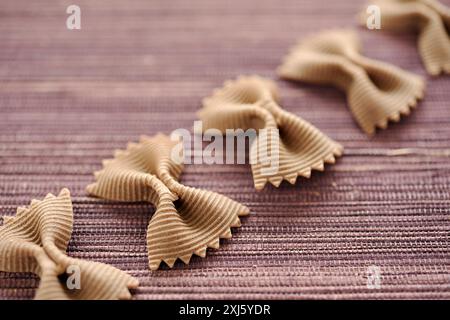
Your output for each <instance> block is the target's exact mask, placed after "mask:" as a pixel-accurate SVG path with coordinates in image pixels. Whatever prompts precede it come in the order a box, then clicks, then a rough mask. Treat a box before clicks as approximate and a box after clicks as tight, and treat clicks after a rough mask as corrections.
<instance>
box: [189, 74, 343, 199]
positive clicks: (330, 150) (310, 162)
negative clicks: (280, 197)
mask: <svg viewBox="0 0 450 320" xmlns="http://www.w3.org/2000/svg"><path fill="white" fill-rule="evenodd" d="M278 100H279V99H278V89H277V87H276V85H275V83H274V82H273V81H271V80H268V79H264V78H261V77H258V76H248V77H245V76H242V77H239V78H238V79H237V80H236V81H227V82H225V85H224V87H223V88H221V89H217V90H215V91H214V94H213V95H212V96H211V97H208V98H205V99H204V100H203V108H202V109H201V110H200V111H199V112H198V116H199V117H200V119H201V120H202V121H203V129H204V130H208V129H212V128H214V129H218V130H220V132H222V133H223V134H226V131H227V130H228V129H242V130H248V129H256V130H260V129H266V130H273V129H278V130H279V138H278V137H276V139H278V140H277V141H275V142H277V143H276V144H275V143H273V144H272V143H268V142H266V141H263V142H264V143H263V144H261V142H262V140H268V137H269V135H267V136H265V137H261V135H260V134H259V135H258V136H257V138H256V139H255V140H254V141H253V142H252V145H251V146H250V153H251V155H252V157H253V158H254V159H256V160H255V162H254V163H252V173H253V181H254V185H255V188H256V189H257V190H261V189H263V188H264V186H265V185H266V183H267V182H270V183H271V184H273V185H274V186H275V187H278V186H279V185H280V183H281V182H282V181H283V180H287V181H289V182H290V183H291V184H295V182H296V180H297V177H298V176H303V177H306V178H309V177H310V175H311V170H312V169H315V170H319V171H323V170H324V163H334V162H335V157H338V156H340V155H341V154H342V150H343V148H342V146H341V145H340V144H339V143H337V142H335V141H333V140H332V139H330V138H328V137H327V136H326V135H325V134H323V133H322V132H321V131H320V130H318V129H317V128H315V127H314V126H313V125H311V124H310V123H308V122H306V121H305V120H303V119H301V118H300V117H297V116H296V115H294V114H292V113H289V112H287V111H285V110H283V109H282V108H281V107H280V106H279V103H278ZM261 146H266V147H267V149H268V150H267V154H276V155H277V156H278V159H279V165H278V170H276V172H271V173H265V172H264V169H267V166H268V165H267V164H265V163H264V162H263V161H262V159H260V158H258V156H257V155H258V154H259V153H260V151H261V149H262V147H261ZM274 146H275V147H274ZM276 146H278V148H276Z"/></svg>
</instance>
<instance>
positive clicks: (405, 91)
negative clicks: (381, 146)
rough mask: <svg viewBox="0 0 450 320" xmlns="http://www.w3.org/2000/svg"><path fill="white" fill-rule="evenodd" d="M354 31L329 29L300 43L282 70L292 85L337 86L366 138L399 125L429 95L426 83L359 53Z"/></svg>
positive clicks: (283, 75) (359, 48) (280, 72)
mask: <svg viewBox="0 0 450 320" xmlns="http://www.w3.org/2000/svg"><path fill="white" fill-rule="evenodd" d="M360 51H361V45H360V41H359V39H358V36H357V34H356V33H355V32H353V31H351V30H330V31H324V32H322V33H319V34H318V35H315V36H312V37H309V38H307V39H305V40H303V41H301V42H300V43H299V44H298V45H297V46H295V47H294V48H293V49H292V50H291V52H290V53H289V54H288V56H287V57H285V59H284V61H283V63H282V65H281V66H280V67H279V68H278V73H279V75H280V76H281V77H282V78H284V79H288V80H293V81H302V82H307V83H314V84H324V85H334V86H336V87H338V88H340V89H342V90H344V91H345V92H346V94H347V102H348V105H349V108H350V111H351V113H352V115H353V117H354V118H355V120H356V122H357V123H358V125H359V126H360V127H361V129H362V130H364V131H365V132H366V133H367V134H369V135H371V134H374V133H375V129H376V128H377V127H378V128H381V129H385V128H386V127H387V125H388V121H389V120H391V121H398V120H399V119H400V116H401V115H408V114H409V113H410V109H411V108H413V107H415V106H416V105H417V101H418V100H419V99H421V98H422V97H423V95H424V90H425V82H424V80H423V79H422V78H421V77H419V76H417V75H415V74H412V73H410V72H407V71H404V70H402V69H400V68H397V67H395V66H393V65H390V64H387V63H383V62H380V61H376V60H372V59H369V58H366V57H364V56H362V55H361V54H360Z"/></svg>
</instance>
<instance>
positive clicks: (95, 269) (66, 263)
mask: <svg viewBox="0 0 450 320" xmlns="http://www.w3.org/2000/svg"><path fill="white" fill-rule="evenodd" d="M72 226H73V213H72V202H71V199H70V193H69V191H68V190H67V189H63V190H62V191H61V193H60V194H59V195H58V196H54V195H52V194H48V195H47V196H46V197H45V198H44V199H43V200H42V201H38V200H33V201H32V202H31V205H30V206H29V207H20V208H18V209H17V214H16V215H15V216H14V217H6V216H5V217H4V218H3V225H2V226H1V227H0V270H1V271H7V272H32V273H35V274H37V275H39V277H40V279H41V280H40V284H39V287H38V289H37V291H36V295H35V299H38V300H43V299H45V300H48V299H57V300H66V299H70V300H74V299H88V300H90V299H130V298H131V294H130V292H129V289H130V288H136V287H137V286H138V284H139V283H138V281H137V280H136V279H135V278H133V277H131V276H129V275H128V274H126V273H125V272H123V271H121V270H119V269H116V268H114V267H112V266H109V265H106V264H103V263H98V262H91V261H85V260H81V259H74V258H71V257H68V256H67V255H66V253H65V251H66V249H67V245H68V242H69V239H70V237H71V234H72ZM69 267H72V268H73V267H76V268H77V269H78V271H79V276H80V278H79V280H80V282H79V285H80V287H79V288H73V289H69V287H68V286H67V282H66V284H64V282H63V281H62V280H60V277H61V275H64V274H65V273H66V274H67V270H68V268H69Z"/></svg>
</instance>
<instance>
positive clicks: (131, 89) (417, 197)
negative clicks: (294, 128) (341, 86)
mask: <svg viewBox="0 0 450 320" xmlns="http://www.w3.org/2000/svg"><path fill="white" fill-rule="evenodd" d="M72 3H73V1H60V2H58V3H55V1H49V0H46V1H43V0H41V1H17V0H15V1H5V0H3V1H1V2H0V31H1V32H0V43H1V44H2V46H1V50H0V59H1V65H0V214H1V215H13V214H14V213H15V209H16V207H18V206H22V205H27V204H28V203H29V201H30V200H31V199H33V198H40V197H43V196H44V195H45V194H46V193H48V192H53V193H56V192H58V191H59V190H60V189H61V188H62V187H68V188H69V189H70V190H71V192H72V195H73V201H74V215H75V225H74V232H73V236H72V240H71V242H70V245H69V249H68V253H69V255H71V256H73V257H78V258H83V259H91V260H95V261H101V262H105V263H109V264H112V265H114V266H116V267H118V268H120V269H122V270H124V271H127V272H129V273H130V274H132V275H133V276H136V277H137V278H139V280H140V282H141V286H140V287H139V288H138V289H137V290H136V291H135V296H134V297H135V298H136V299H181V298H201V299H203V298H205V299H206V298H208V299H219V298H263V299H302V298H327V299H336V298H351V299H361V298H446V299H449V298H450V268H449V267H450V259H449V237H450V219H449V213H450V194H449V190H450V161H449V156H450V105H449V101H450V78H448V77H444V76H443V77H439V78H435V79H428V89H427V94H426V99H425V100H424V101H423V102H422V103H421V104H420V105H419V108H418V109H417V110H415V111H414V112H413V113H412V114H411V116H410V117H408V118H405V119H403V120H402V121H401V122H400V123H397V124H392V125H390V127H389V128H388V130H386V131H383V132H379V133H378V134H377V135H376V136H375V137H374V138H372V139H369V138H367V137H366V136H365V135H364V134H363V133H362V132H361V131H360V130H359V128H358V127H357V126H356V124H355V123H354V122H353V120H352V119H351V116H350V113H349V111H348V109H347V107H346V103H345V96H344V95H343V94H342V93H340V92H338V91H337V90H336V89H333V88H324V87H317V86H307V85H295V84H291V83H287V82H284V81H280V80H278V79H277V78H276V76H275V68H276V67H277V66H278V64H279V63H280V59H281V57H282V56H283V55H284V54H285V53H286V52H287V50H288V48H289V47H290V46H291V45H292V44H293V43H294V42H295V41H296V39H297V38H300V37H302V36H305V35H307V34H310V33H312V32H316V31H318V30H321V29H325V28H336V27H353V28H358V31H359V33H360V35H361V37H362V39H363V43H364V52H365V54H366V55H367V56H369V57H372V58H376V59H380V60H384V61H387V62H390V63H394V64H396V65H398V66H400V67H402V68H405V69H408V70H410V71H413V72H416V73H419V74H421V75H424V76H426V75H425V73H424V69H423V67H422V65H421V61H420V58H419V56H418V53H417V50H416V45H415V37H414V35H412V34H404V35H400V36H398V35H395V34H389V33H384V32H378V31H368V30H365V29H363V28H359V27H358V26H357V25H356V22H355V14H356V12H358V11H359V10H360V9H361V8H362V6H363V4H364V1H357V0H345V1H344V0H342V1H321V0H304V1H300V0H292V1H287V0H284V1H276V0H252V1H247V0H246V1H210V0H202V1H184V0H172V1H163V0H159V1H144V0H142V1H130V2H125V1H118V0H114V1H106V0H104V1H87V0H83V1H82V0H78V1H76V4H77V5H79V6H80V7H81V10H82V29H81V30H80V31H69V30H67V29H66V26H65V20H66V17H67V14H66V13H65V9H66V7H67V6H68V5H70V4H72ZM444 3H447V5H450V1H449V0H446V1H444ZM242 73H244V74H253V73H255V74H260V75H263V76H267V77H271V78H273V79H275V80H276V81H277V83H278V84H279V86H280V91H281V98H282V105H283V107H284V108H285V109H286V110H288V111H291V112H293V113H295V114H297V115H299V116H301V117H303V118H304V119H306V120H308V121H310V122H312V123H313V124H314V125H316V126H317V127H318V128H320V129H321V130H323V131H324V132H325V133H326V134H328V135H329V136H331V137H332V138H334V139H335V140H337V141H339V142H341V143H342V144H343V145H344V147H345V148H346V149H345V155H344V157H343V158H341V159H340V160H339V161H338V162H337V164H336V165H334V166H328V167H327V168H326V170H325V172H324V173H317V172H316V173H314V174H313V175H312V177H311V179H309V180H308V179H299V180H298V182H297V184H296V185H295V186H290V185H288V184H286V183H283V184H282V185H281V187H280V188H279V189H275V188H273V187H270V186H269V187H266V189H265V190H264V191H262V192H259V193H256V192H255V191H254V189H253V183H252V177H251V173H250V170H249V167H248V166H245V165H235V166H232V165H213V166H208V165H190V166H187V167H186V170H185V173H184V174H183V176H182V182H183V183H184V184H186V185H190V186H194V187H200V188H206V189H211V190H214V191H217V192H220V193H223V194H225V195H228V196H230V197H231V198H233V199H235V200H238V201H240V202H242V203H244V204H246V205H247V206H249V207H250V209H251V210H252V215H251V216H249V217H247V218H244V219H243V226H242V228H240V229H237V230H235V232H234V236H233V238H232V239H231V240H226V241H223V242H222V244H221V248H220V250H209V251H208V255H207V258H206V259H201V258H199V257H195V258H193V259H192V261H191V263H190V265H189V266H185V265H183V264H182V263H181V262H178V263H177V264H176V265H175V268H174V269H173V270H168V268H163V269H162V270H159V271H157V272H150V271H149V270H148V267H147V254H146V241H145V236H146V226H147V223H148V221H149V219H150V217H151V216H152V214H153V212H154V209H153V207H152V206H151V205H147V204H127V203H114V202H107V201H103V200H98V199H93V198H89V197H87V196H86V194H85V192H84V188H85V186H86V185H87V184H89V183H91V182H92V181H93V175H92V172H93V171H95V170H98V169H100V167H101V159H103V158H107V157H111V156H112V152H113V150H114V149H116V148H123V147H125V145H126V143H127V142H128V141H133V140H136V139H138V137H139V135H140V134H148V135H152V134H154V133H157V132H158V131H162V132H165V133H169V132H170V131H171V130H173V129H176V128H182V127H185V128H190V127H191V126H192V121H193V120H195V119H196V116H195V111H196V110H198V109H199V107H200V103H201V99H202V98H203V97H205V96H207V95H209V94H210V93H211V90H212V89H213V88H215V87H218V86H221V84H222V82H223V81H224V80H226V79H230V78H234V77H236V76H237V75H239V74H242ZM403 148H411V149H410V150H409V152H408V154H404V155H401V153H400V155H397V156H394V154H399V153H398V152H397V151H395V150H397V149H403ZM411 151H412V152H411ZM371 266H374V267H372V269H370V267H371ZM368 268H369V269H368ZM370 270H372V271H374V270H378V271H379V272H380V280H381V283H380V288H378V289H377V288H376V287H375V288H374V287H373V286H368V285H367V284H368V272H369V273H370V272H371V271H370ZM38 282H39V279H38V278H37V277H35V276H33V275H30V274H19V273H4V272H0V298H1V299H30V298H32V297H33V295H34V291H35V288H36V287H37V285H38Z"/></svg>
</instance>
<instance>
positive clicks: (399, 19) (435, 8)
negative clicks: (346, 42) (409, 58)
mask: <svg viewBox="0 0 450 320" xmlns="http://www.w3.org/2000/svg"><path fill="white" fill-rule="evenodd" d="M371 4H373V5H377V6H378V7H379V8H380V13H381V30H402V31H405V30H410V31H411V32H417V31H418V39H417V46H418V50H419V54H420V56H421V57H422V61H423V64H424V66H425V69H426V70H427V72H428V73H429V74H431V75H439V74H440V73H442V72H444V73H450V35H449V30H450V8H449V7H447V6H444V5H443V4H441V3H439V2H438V1H435V0H376V1H374V2H371ZM360 17H361V23H363V24H364V25H365V24H366V19H367V15H366V14H365V12H364V13H361V15H360Z"/></svg>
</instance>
